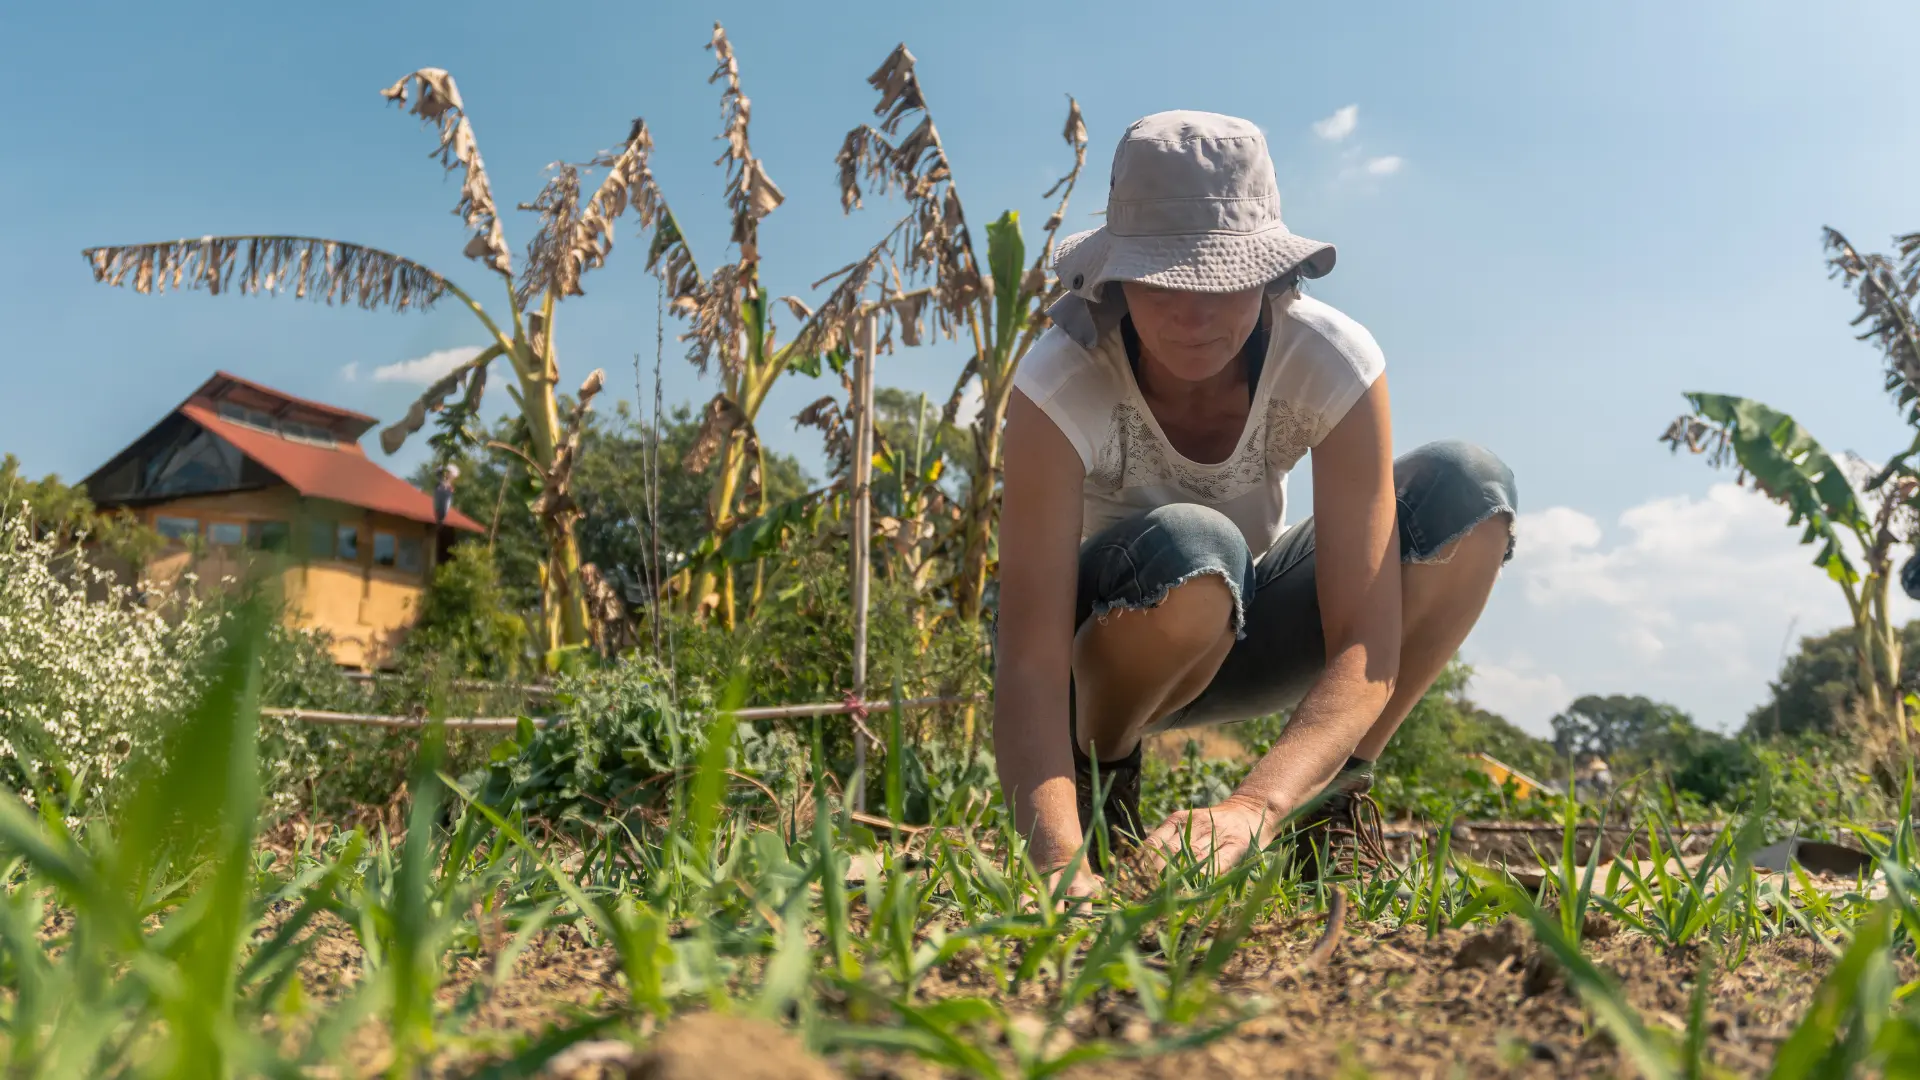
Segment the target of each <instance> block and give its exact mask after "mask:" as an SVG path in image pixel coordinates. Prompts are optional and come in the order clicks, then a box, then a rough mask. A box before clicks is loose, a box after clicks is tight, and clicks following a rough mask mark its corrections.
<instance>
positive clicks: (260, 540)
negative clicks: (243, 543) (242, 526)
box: [247, 521, 291, 551]
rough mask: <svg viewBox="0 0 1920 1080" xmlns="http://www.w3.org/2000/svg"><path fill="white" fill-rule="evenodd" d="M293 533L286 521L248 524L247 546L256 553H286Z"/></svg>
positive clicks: (252, 522) (251, 522)
mask: <svg viewBox="0 0 1920 1080" xmlns="http://www.w3.org/2000/svg"><path fill="white" fill-rule="evenodd" d="M290 535H291V531H290V530H289V529H288V528H287V523H286V522H284V521H250V522H248V523H247V546H248V547H250V548H252V549H253V550H255V551H285V550H287V541H288V538H289V536H290Z"/></svg>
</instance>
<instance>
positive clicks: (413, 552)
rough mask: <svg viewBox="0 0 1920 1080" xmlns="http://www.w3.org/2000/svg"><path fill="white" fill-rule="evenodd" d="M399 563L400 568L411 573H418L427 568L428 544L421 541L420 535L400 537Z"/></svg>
mask: <svg viewBox="0 0 1920 1080" xmlns="http://www.w3.org/2000/svg"><path fill="white" fill-rule="evenodd" d="M398 565H399V567H400V569H402V570H404V571H406V572H407V573H409V574H418V573H420V572H422V571H424V570H425V569H426V568H427V549H426V545H425V544H422V543H421V542H420V538H419V537H417V536H403V537H401V538H400V560H399V563H398Z"/></svg>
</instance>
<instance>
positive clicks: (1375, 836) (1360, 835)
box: [1328, 790, 1393, 864]
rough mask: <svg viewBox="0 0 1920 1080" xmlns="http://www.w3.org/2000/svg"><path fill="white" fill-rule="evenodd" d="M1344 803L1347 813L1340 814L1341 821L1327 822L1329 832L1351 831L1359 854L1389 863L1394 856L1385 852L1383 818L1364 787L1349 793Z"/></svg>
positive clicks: (1384, 823) (1384, 824) (1379, 861)
mask: <svg viewBox="0 0 1920 1080" xmlns="http://www.w3.org/2000/svg"><path fill="white" fill-rule="evenodd" d="M1346 803H1347V808H1346V813H1345V814H1341V815H1339V818H1340V819H1342V820H1333V821H1329V822H1328V831H1329V832H1336V831H1337V832H1346V833H1351V834H1352V835H1353V842H1354V847H1356V848H1358V849H1359V851H1360V854H1362V855H1364V856H1366V857H1367V858H1369V859H1371V860H1373V861H1374V863H1376V864H1390V863H1392V862H1393V857H1392V856H1391V855H1389V854H1387V838H1386V819H1385V817H1384V816H1383V815H1382V814H1381V812H1380V804H1379V803H1378V802H1376V801H1374V798H1373V795H1372V794H1371V793H1370V792H1367V791H1365V790H1361V791H1351V792H1348V793H1347V795H1346Z"/></svg>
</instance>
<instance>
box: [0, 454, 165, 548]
mask: <svg viewBox="0 0 1920 1080" xmlns="http://www.w3.org/2000/svg"><path fill="white" fill-rule="evenodd" d="M16 516H18V517H24V518H25V524H26V531H27V532H28V533H29V534H31V535H33V536H35V537H38V538H40V539H43V540H51V541H53V543H54V545H55V546H56V547H58V548H60V549H63V550H65V549H71V548H73V547H75V546H77V545H80V544H83V543H91V544H95V545H97V546H98V547H99V548H100V549H101V550H102V551H104V552H106V553H107V554H108V555H110V556H112V557H113V558H115V559H118V560H121V561H123V562H125V563H127V564H128V565H130V566H136V567H137V566H139V565H140V564H141V563H142V562H144V561H146V560H147V559H148V558H150V557H151V556H153V555H154V554H155V553H156V552H158V551H159V550H160V549H161V548H163V547H165V546H166V541H164V540H162V539H161V538H160V535H159V534H158V533H156V532H154V531H153V530H152V529H149V528H147V527H146V526H144V525H142V524H140V522H139V520H138V519H136V518H135V517H134V516H133V515H132V514H131V513H129V512H128V511H126V510H125V509H121V510H116V511H114V512H113V513H110V514H108V513H102V512H101V511H100V510H99V509H98V508H97V507H95V506H94V505H93V500H91V499H89V498H87V492H86V489H85V488H83V487H81V486H79V485H78V484H68V483H66V482H64V481H62V480H61V479H60V478H59V477H58V476H55V475H52V474H51V473H50V474H48V475H46V476H44V477H42V478H40V479H38V480H29V479H27V478H26V475H25V474H23V473H22V472H21V471H20V459H19V458H16V457H14V456H13V455H12V454H7V455H5V456H3V457H0V521H5V520H8V519H9V518H13V517H16Z"/></svg>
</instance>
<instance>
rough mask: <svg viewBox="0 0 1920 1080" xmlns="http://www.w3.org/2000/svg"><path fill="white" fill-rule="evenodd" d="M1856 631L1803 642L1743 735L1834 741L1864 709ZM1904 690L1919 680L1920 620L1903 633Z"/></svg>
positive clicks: (1751, 714)
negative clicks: (1827, 737) (1825, 737)
mask: <svg viewBox="0 0 1920 1080" xmlns="http://www.w3.org/2000/svg"><path fill="white" fill-rule="evenodd" d="M1853 635H1854V631H1853V628H1852V627H1850V626H1843V627H1840V628H1839V629H1836V630H1830V631H1828V632H1827V633H1824V634H1818V635H1814V636H1811V637H1803V638H1801V639H1800V648H1799V651H1797V652H1795V653H1794V654H1793V655H1792V656H1790V657H1788V658H1787V661H1786V663H1785V664H1783V665H1781V668H1780V674H1779V676H1778V677H1777V678H1775V679H1774V681H1773V682H1772V683H1771V684H1769V686H1768V699H1767V700H1766V701H1764V702H1762V703H1760V704H1759V705H1757V706H1755V707H1754V709H1753V711H1752V712H1749V713H1748V714H1747V723H1746V726H1745V727H1744V728H1743V729H1741V733H1742V734H1743V735H1745V736H1749V737H1752V738H1771V737H1775V736H1798V735H1832V734H1836V733H1838V732H1840V731H1841V730H1843V729H1844V728H1845V726H1846V723H1847V718H1848V717H1849V716H1851V715H1853V713H1854V712H1855V711H1856V710H1857V709H1858V708H1859V707H1860V704H1861V696H1860V682H1859V677H1858V672H1857V670H1856V668H1855V660H1854V647H1853ZM1900 657H1901V672H1900V684H1901V685H1902V686H1912V685H1914V683H1915V679H1916V678H1917V677H1920V620H1916V621H1914V622H1909V623H1908V624H1907V625H1906V626H1904V627H1902V628H1901V630H1900Z"/></svg>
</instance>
